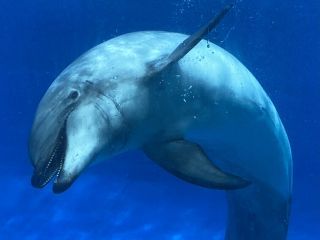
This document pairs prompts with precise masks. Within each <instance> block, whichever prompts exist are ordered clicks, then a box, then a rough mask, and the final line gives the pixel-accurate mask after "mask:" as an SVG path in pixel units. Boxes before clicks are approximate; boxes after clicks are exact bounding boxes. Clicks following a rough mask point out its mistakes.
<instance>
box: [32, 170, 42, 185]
mask: <svg viewBox="0 0 320 240" xmlns="http://www.w3.org/2000/svg"><path fill="white" fill-rule="evenodd" d="M43 182H44V181H43V177H42V176H41V175H40V174H38V173H37V172H34V173H33V174H32V177H31V185H32V186H33V187H35V188H43V187H44V186H45V184H44V183H43Z"/></svg>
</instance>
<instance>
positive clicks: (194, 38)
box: [149, 4, 233, 75]
mask: <svg viewBox="0 0 320 240" xmlns="http://www.w3.org/2000/svg"><path fill="white" fill-rule="evenodd" d="M232 7H233V4H230V5H227V6H225V7H224V8H223V9H222V10H221V11H220V12H219V13H218V14H217V15H216V16H215V17H214V18H213V19H211V20H210V21H209V22H208V23H207V24H206V25H205V26H203V27H202V28H200V29H199V30H198V31H197V32H195V33H194V34H192V35H191V36H189V37H188V38H187V39H186V40H184V41H183V42H182V43H180V44H179V45H178V47H177V48H176V49H175V50H174V51H173V52H172V53H171V54H170V55H168V56H166V57H164V58H162V59H157V60H156V61H153V62H151V63H150V64H149V68H150V69H149V75H153V74H156V73H159V72H161V71H163V70H164V69H166V68H167V67H168V66H170V65H171V64H173V63H176V62H178V61H179V60H180V59H181V58H183V57H184V56H185V55H186V54H187V53H188V52H189V51H190V50H191V49H192V48H193V47H194V46H195V45H197V44H198V43H199V42H200V41H201V39H202V38H203V37H204V36H205V35H207V34H208V33H209V32H210V31H212V29H214V28H215V27H216V26H217V25H218V24H219V23H220V21H221V20H222V19H223V17H224V16H225V15H226V14H227V13H228V12H229V10H230V9H231V8H232Z"/></svg>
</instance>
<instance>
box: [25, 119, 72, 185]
mask: <svg viewBox="0 0 320 240" xmlns="http://www.w3.org/2000/svg"><path fill="white" fill-rule="evenodd" d="M66 122H67V121H65V123H64V124H63V126H62V127H61V129H60V131H59V134H58V136H57V139H56V141H55V144H54V148H53V150H52V152H51V154H50V155H49V157H48V161H47V164H46V165H44V166H42V167H41V168H38V169H35V170H34V172H33V176H32V178H31V183H32V186H34V187H36V188H43V187H44V186H45V185H47V184H48V183H49V182H50V180H51V179H52V178H54V177H55V176H56V181H55V184H57V183H58V182H60V181H58V180H59V178H60V175H61V173H62V168H63V163H64V160H65V153H66V149H67V135H66Z"/></svg>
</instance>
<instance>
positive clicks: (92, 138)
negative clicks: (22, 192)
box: [29, 71, 126, 192]
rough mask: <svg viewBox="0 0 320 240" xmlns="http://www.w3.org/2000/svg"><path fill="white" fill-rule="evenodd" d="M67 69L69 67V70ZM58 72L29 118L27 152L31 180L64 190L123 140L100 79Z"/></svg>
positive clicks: (116, 112) (117, 116) (119, 122)
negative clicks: (30, 126)
mask: <svg viewBox="0 0 320 240" xmlns="http://www.w3.org/2000/svg"><path fill="white" fill-rule="evenodd" d="M69 72H70V71H69ZM72 76H74V74H72V71H71V73H70V74H69V73H67V74H65V73H62V74H61V75H60V76H59V77H58V78H57V79H56V80H55V81H54V82H53V84H52V85H51V86H50V88H49V89H48V90H47V92H46V94H45V95H44V97H43V98H42V100H41V102H40V104H39V106H38V110H37V113H36V116H35V120H34V123H33V127H32V131H31V136H30V142H29V152H30V157H31V161H32V164H33V166H34V174H33V176H32V185H33V186H35V187H38V188H41V187H44V186H45V185H46V184H47V183H48V182H49V181H50V180H51V179H53V178H55V180H54V185H53V191H54V192H62V191H64V190H66V189H67V188H68V187H69V186H70V185H71V184H72V183H73V181H74V180H75V179H76V178H77V177H78V176H79V174H80V173H81V172H82V171H83V170H84V169H85V168H86V166H88V165H89V164H90V163H91V162H92V161H94V159H95V158H96V156H97V155H98V154H100V153H101V152H104V153H106V155H107V156H108V155H112V154H114V153H115V152H117V151H120V150H121V148H122V147H123V146H124V144H125V139H126V136H125V133H124V131H123V129H124V128H123V119H122V115H121V113H120V111H119V109H118V107H117V104H116V103H115V102H114V101H113V99H112V97H110V96H108V95H107V94H106V93H105V92H101V91H100V89H101V87H99V86H98V82H94V81H89V80H86V78H85V77H79V79H68V78H71V77H72Z"/></svg>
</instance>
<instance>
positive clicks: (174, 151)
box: [144, 139, 250, 189]
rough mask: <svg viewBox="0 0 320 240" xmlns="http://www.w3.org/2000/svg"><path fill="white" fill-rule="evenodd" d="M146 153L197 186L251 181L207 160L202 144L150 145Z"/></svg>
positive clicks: (227, 185)
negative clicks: (223, 169) (225, 170)
mask: <svg viewBox="0 0 320 240" xmlns="http://www.w3.org/2000/svg"><path fill="white" fill-rule="evenodd" d="M144 152H145V153H146V155H147V156H148V157H149V158H150V159H152V160H153V161H155V162H156V163H158V164H159V165H160V166H162V167H163V168H165V169H166V170H167V171H169V172H170V173H172V174H173V175H175V176H176V177H178V178H181V179H183V180H185V181H187V182H190V183H193V184H196V185H200V186H203V187H207V188H216V189H237V188H243V187H246V186H248V185H249V184H250V183H249V182H248V181H246V180H244V179H241V178H240V177H237V176H234V175H232V174H229V173H225V172H223V171H222V170H221V169H219V168H218V167H216V166H215V165H214V164H213V163H212V162H211V161H210V160H209V159H208V157H207V156H206V154H205V153H204V151H203V150H202V149H201V147H200V146H199V145H197V144H195V143H192V142H188V141H186V140H183V139H182V140H174V141H170V142H162V143H154V144H151V145H147V146H145V147H144Z"/></svg>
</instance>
